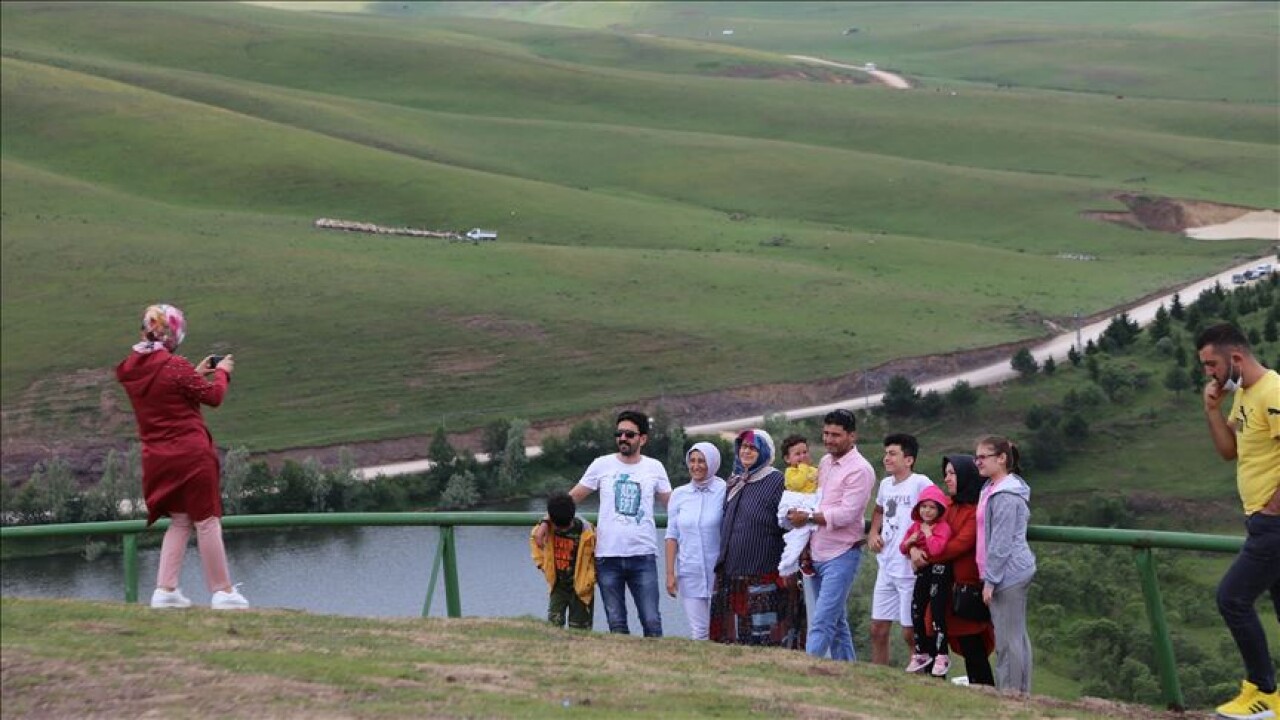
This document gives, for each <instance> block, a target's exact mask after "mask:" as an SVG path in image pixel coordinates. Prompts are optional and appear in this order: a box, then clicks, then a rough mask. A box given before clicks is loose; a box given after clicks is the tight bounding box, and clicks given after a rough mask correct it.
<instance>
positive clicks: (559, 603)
mask: <svg viewBox="0 0 1280 720" xmlns="http://www.w3.org/2000/svg"><path fill="white" fill-rule="evenodd" d="M576 513H577V506H576V505H575V504H574V502H573V498H571V497H569V494H568V493H563V492H559V493H553V494H552V495H550V496H549V497H548V498H547V517H548V518H549V519H548V520H543V521H542V522H549V523H550V524H551V531H552V532H551V537H550V539H551V542H548V543H543V545H542V547H538V544H537V543H536V542H534V539H533V534H532V533H530V535H529V552H530V553H531V554H532V556H533V564H534V565H536V566H537V567H538V569H539V570H541V571H542V574H543V575H545V576H546V578H547V585H548V586H549V587H550V588H551V599H550V601H549V603H548V605H547V620H548V621H549V622H550V623H551V624H552V625H555V626H556V627H564V624H565V615H566V614H567V615H568V618H569V627H571V628H573V629H576V630H590V629H591V621H592V617H593V614H594V609H595V599H596V557H595V553H596V531H595V528H593V527H591V523H589V522H587V521H586V520H583V519H582V518H580V517H577V515H576ZM534 530H537V526H534Z"/></svg>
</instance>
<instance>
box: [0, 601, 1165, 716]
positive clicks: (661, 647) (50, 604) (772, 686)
mask: <svg viewBox="0 0 1280 720" xmlns="http://www.w3.org/2000/svg"><path fill="white" fill-rule="evenodd" d="M0 607H2V608H3V612H0V624H2V627H3V650H4V658H5V673H6V677H5V683H4V689H3V703H4V706H5V716H6V717H12V718H25V717H47V716H50V715H53V716H75V715H84V714H106V715H112V716H138V715H144V714H153V713H160V714H175V713H176V714H179V715H182V716H183V717H192V718H201V717H228V716H230V717H245V716H254V717H303V716H306V717H386V718H396V717H424V716H426V717H549V716H556V717H560V716H572V717H597V716H598V717H646V718H647V717H658V716H661V717H672V718H680V717H709V716H715V717H756V716H758V715H759V714H760V713H768V714H769V715H772V716H777V717H806V718H810V717H833V718H834V717H859V718H863V717H933V716H936V715H938V714H939V713H942V712H944V711H945V713H946V714H947V716H948V717H956V718H1054V717H1070V718H1082V719H1083V718H1108V717H1110V718H1124V717H1152V712H1151V711H1150V710H1149V709H1147V708H1136V707H1131V706H1124V705H1119V704H1113V703H1105V702H1094V703H1088V704H1086V703H1068V702H1063V701H1058V700H1053V699H1050V698H1038V697H1037V698H1033V699H1031V700H1028V701H1020V700H1012V699H1005V698H1001V697H999V696H997V695H995V694H993V693H988V692H984V691H981V690H978V689H976V688H974V689H971V688H959V687H955V686H952V685H950V684H949V683H943V682H938V681H935V680H933V679H932V678H923V677H904V676H903V674H902V672H901V671H900V670H897V669H891V668H880V667H875V666H872V665H870V664H867V663H854V664H848V663H833V662H831V661H815V660H812V659H810V658H808V657H807V656H805V655H803V654H801V653H794V652H787V651H783V650H766V649H751V648H739V647H724V646H718V645H711V644H709V643H695V642H693V641H690V640H684V639H677V638H664V639H661V640H646V639H641V638H633V637H618V636H609V635H601V634H587V635H579V634H574V633H572V632H570V631H565V630H555V629H553V628H550V627H548V626H547V625H546V624H545V623H542V622H538V621H534V620H531V619H527V620H481V619H462V620H443V619H428V620H373V619H359V618H344V617H325V616H315V615H308V614H302V613H294V612H280V611H250V612H245V613H237V614H235V615H234V616H229V615H227V614H225V613H224V614H218V613H213V612H210V611H207V610H190V611H184V612H169V613H158V612H155V611H152V610H149V609H147V608H142V607H137V606H125V605H121V604H116V603H89V602H71V601H33V600H15V599H10V598H5V599H4V600H3V601H2V604H0Z"/></svg>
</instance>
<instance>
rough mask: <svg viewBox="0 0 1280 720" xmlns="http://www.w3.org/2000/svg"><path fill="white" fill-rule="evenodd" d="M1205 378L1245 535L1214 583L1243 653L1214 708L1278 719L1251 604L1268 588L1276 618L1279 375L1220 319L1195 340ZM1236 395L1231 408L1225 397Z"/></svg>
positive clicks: (1259, 719) (1279, 600) (1279, 589)
mask: <svg viewBox="0 0 1280 720" xmlns="http://www.w3.org/2000/svg"><path fill="white" fill-rule="evenodd" d="M1196 350H1197V351H1198V353H1199V356H1200V364H1201V365H1202V366H1203V367H1204V373H1205V375H1207V376H1208V377H1209V382H1208V383H1206V384H1205V386H1204V411H1205V417H1206V418H1207V419H1208V421H1209V436H1210V437H1211V438H1212V439H1213V446H1214V448H1215V449H1216V450H1217V451H1218V454H1219V455H1221V456H1222V458H1223V459H1224V460H1235V461H1236V486H1237V488H1238V489H1239V491H1240V499H1241V501H1242V502H1243V503H1244V513H1245V532H1246V536H1245V541H1244V547H1243V548H1242V549H1241V550H1240V554H1239V555H1238V556H1237V557H1236V560H1235V562H1234V563H1232V565H1231V569H1229V570H1227V574H1226V575H1224V576H1223V577H1222V582H1221V583H1219V585H1218V611H1219V612H1220V613H1222V619H1223V620H1225V621H1226V623H1227V628H1228V629H1229V630H1230V631H1231V636H1232V637H1233V638H1234V639H1235V641H1236V647H1238V648H1239V649H1240V655H1241V657H1243V659H1244V666H1245V680H1244V681H1243V682H1242V683H1241V690H1240V695H1238V696H1237V697H1236V698H1235V699H1234V700H1232V701H1230V702H1228V703H1226V704H1223V705H1219V706H1218V716H1219V717H1223V718H1239V719H1243V720H1264V719H1266V718H1277V717H1280V693H1278V692H1277V691H1276V672H1275V666H1274V665H1272V663H1271V653H1270V652H1269V651H1268V650H1267V636H1266V633H1265V632H1264V631H1263V629H1262V623H1261V622H1259V620H1258V613H1257V612H1256V611H1255V610H1254V609H1253V608H1254V603H1255V602H1256V601H1257V599H1258V597H1259V596H1261V595H1262V594H1263V593H1264V592H1267V591H1270V592H1271V602H1272V603H1273V604H1274V605H1275V609H1276V617H1277V619H1280V374H1277V373H1276V371H1275V370H1269V369H1267V368H1266V367H1265V366H1264V365H1262V363H1260V362H1258V360H1257V358H1255V357H1254V356H1253V352H1252V351H1251V350H1250V349H1249V341H1248V340H1247V339H1245V337H1244V335H1243V334H1241V332H1240V330H1238V329H1237V328H1236V327H1235V326H1233V325H1230V324H1227V323H1223V324H1220V325H1214V326H1213V327H1210V328H1208V329H1206V330H1205V331H1204V332H1202V333H1200V335H1199V336H1198V337H1197V338H1196ZM1227 393H1234V394H1235V397H1234V399H1233V400H1232V403H1231V412H1230V413H1228V414H1227V416H1226V417H1223V415H1222V401H1223V399H1225V398H1226V396H1227Z"/></svg>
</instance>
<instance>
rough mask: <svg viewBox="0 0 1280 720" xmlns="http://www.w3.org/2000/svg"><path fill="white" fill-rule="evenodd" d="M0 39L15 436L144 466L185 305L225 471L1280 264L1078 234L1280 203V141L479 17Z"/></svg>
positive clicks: (910, 348) (45, 8) (85, 6)
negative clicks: (1141, 198) (323, 222)
mask: <svg viewBox="0 0 1280 720" xmlns="http://www.w3.org/2000/svg"><path fill="white" fill-rule="evenodd" d="M0 21H2V22H0V40H2V47H0V53H2V57H3V59H2V60H0V73H2V75H3V77H2V82H0V93H2V97H0V101H2V102H3V119H4V123H3V133H2V135H0V150H2V154H3V166H2V167H3V213H2V216H0V223H2V226H0V229H2V230H3V239H2V241H0V242H2V243H3V259H4V262H3V264H2V269H0V278H2V279H3V290H2V292H3V297H2V300H3V306H4V313H3V317H2V318H0V329H2V330H3V333H4V343H3V348H2V349H0V353H2V354H3V370H2V373H3V378H2V379H3V383H2V395H0V400H2V402H3V404H4V410H5V418H6V422H5V426H4V432H5V434H6V437H10V438H12V437H15V436H22V437H28V438H29V437H42V436H46V435H47V436H57V435H76V434H82V435H95V436H96V435H106V436H108V437H122V436H127V435H128V434H129V433H130V431H131V428H130V423H129V422H128V416H127V414H126V413H125V412H124V411H123V410H122V407H123V397H122V396H121V395H120V393H119V391H118V390H117V389H116V388H115V386H114V383H113V382H112V380H111V377H110V373H109V371H108V369H109V368H110V367H111V365H112V364H113V363H114V362H116V361H118V359H119V358H120V357H121V356H122V354H123V353H124V352H125V348H127V346H128V344H129V343H130V342H131V341H132V336H133V334H134V332H135V330H134V323H135V316H136V315H137V314H138V312H140V310H141V308H142V307H143V306H144V305H145V304H147V303H148V302H153V301H157V300H160V299H165V300H168V301H171V302H175V303H177V304H179V305H180V306H182V307H184V308H185V309H187V311H188V314H189V317H190V321H191V324H192V332H191V334H190V336H189V346H188V347H187V348H185V350H186V351H187V352H188V353H189V354H191V355H192V356H196V357H199V356H202V355H203V354H204V353H206V352H211V351H213V350H218V351H224V352H225V351H232V352H235V353H236V355H237V358H238V360H239V361H240V366H239V368H238V373H237V377H236V383H235V391H234V393H233V398H232V401H231V402H229V403H228V404H227V406H226V407H224V408H222V409H221V410H219V411H218V412H217V413H215V414H214V415H213V418H214V420H213V423H214V430H215V432H216V433H217V435H218V438H219V441H220V442H224V443H227V444H231V445H246V446H249V447H251V448H255V449H269V448H281V447H294V446H300V445H311V444H323V443H337V442H349V441H354V440H360V439H370V438H381V437H388V436H400V435H413V434H417V433H423V432H427V431H429V430H430V429H431V428H433V427H434V426H436V425H440V424H445V425H448V426H450V427H451V428H456V427H468V426H474V425H477V424H479V423H481V422H483V421H484V420H486V419H488V418H490V417H499V416H500V417H511V416H525V417H531V418H542V417H555V416H563V415H571V414H575V413H578V412H583V411H594V410H596V409H598V408H600V407H602V406H607V405H610V404H613V403H618V402H625V401H628V400H634V399H637V398H647V397H657V396H661V395H670V394H678V393H688V392H694V391H702V390H708V389H715V388H723V387H733V386H741V385H747V384H752V383H758V382H770V381H779V380H792V381H794V380H805V379H813V378H821V377H831V376H835V375H839V374H842V373H846V372H850V371H853V370H856V369H859V368H865V367H868V366H870V365H875V364H878V363H880V362H883V361H886V360H888V359H891V358H895V357H902V356H907V355H919V354H927V353H931V352H939V351H948V350H953V349H956V348H972V347H981V346H985V345H991V344H995V343H1000V342H1006V341H1010V340H1015V339H1020V338H1025V337H1029V336H1034V335H1038V334H1041V333H1043V332H1045V328H1046V326H1045V325H1044V324H1043V322H1042V321H1043V320H1045V319H1052V318H1059V319H1060V318H1064V317H1069V316H1070V315H1071V314H1073V313H1074V312H1076V311H1077V310H1082V311H1084V312H1086V313H1089V312H1095V311H1097V310H1100V309H1102V308H1106V307H1110V306H1113V305H1115V304H1117V303H1120V302H1124V301H1126V300H1128V299H1131V298H1133V297H1136V296H1139V295H1143V294H1146V293H1148V292H1151V291H1154V290H1156V289H1158V288H1161V287H1166V286H1169V285H1171V284H1174V283H1177V282H1179V281H1181V280H1185V279H1189V278H1191V277H1195V276H1198V275H1200V274H1203V273H1205V272H1207V271H1209V270H1212V269H1215V268H1217V267H1221V266H1223V265H1225V264H1226V263H1228V262H1230V261H1231V260H1232V259H1233V258H1235V257H1237V256H1240V255H1254V254H1257V253H1260V252H1262V251H1263V250H1264V249H1265V247H1266V244H1265V243H1263V242H1257V241H1233V242H1222V243H1198V242H1193V241H1189V240H1186V239H1183V238H1179V237H1177V236H1174V235H1166V234H1158V233H1142V232H1135V231H1131V230H1125V229H1121V228H1118V227H1115V226H1110V225H1102V224H1098V223H1096V222H1094V221H1091V220H1087V219H1085V218H1083V217H1082V215H1081V213H1083V212H1084V211H1087V210H1091V209H1119V207H1120V206H1119V204H1118V203H1117V202H1115V201H1114V200H1112V199H1111V198H1110V195H1111V193H1113V192H1115V191H1118V190H1128V191H1137V192H1151V193H1157V194H1165V195H1174V196H1184V197H1197V198H1203V199H1213V200H1218V201H1224V202H1232V203H1240V204H1253V205H1266V204H1269V203H1272V202H1273V199H1274V189H1275V187H1276V183H1277V181H1276V178H1275V175H1276V164H1275V162H1274V161H1275V147H1276V142H1275V127H1276V116H1275V113H1274V107H1269V106H1262V105H1242V104H1234V103H1226V104H1224V103H1202V102H1191V101H1185V100H1135V101H1125V102H1119V101H1116V100H1114V99H1112V98H1109V97H1103V96H1098V95H1087V94H1073V93H1063V92H1040V91H1032V90H1019V91H1016V92H1005V91H997V90H994V89H992V90H976V89H975V90H973V91H968V90H965V91H963V92H961V93H960V94H959V95H956V96H952V95H950V94H948V93H940V92H932V91H929V90H923V91H912V92H896V91H890V90H886V89H884V88H878V87H871V86H865V85H842V84H835V83H821V82H784V81H777V80H764V79H744V78H736V77H726V76H723V75H721V74H719V73H720V71H721V70H723V68H725V67H728V66H743V65H760V66H763V67H788V66H790V65H789V61H787V60H786V59H785V58H784V57H783V56H781V55H777V54H770V53H766V52H763V51H757V50H743V49H739V48H725V49H719V48H716V47H712V46H707V45H705V44H698V43H693V42H688V41H678V42H677V41H670V40H664V39H650V38H627V39H625V40H623V39H619V36H618V35H615V34H611V33H600V32H594V31H585V30H565V29H558V28H544V27H540V26H536V25H528V24H520V23H512V22H508V21H501V22H489V21H484V20H476V19H466V18H463V19H458V18H447V19H443V20H441V19H433V18H430V17H424V18H388V17H380V16H377V15H351V16H330V15H316V14H309V13H290V12H281V11H276V10H270V9H263V8H256V7H248V6H242V5H235V6H232V5H204V4H162V3H148V4H107V3H54V4H39V3H36V4H29V3H5V4H3V5H2V6H0ZM620 48H621V49H620ZM1241 52H1242V54H1244V53H1247V52H1248V46H1247V44H1246V45H1245V46H1244V47H1242V50H1241ZM319 217H337V218H343V219H350V220H360V221H367V222H375V223H379V224H383V225H401V224H405V225H411V226H414V227H421V228H431V229H452V230H463V229H466V228H470V227H476V226H480V227H491V228H495V229H497V230H498V231H499V234H500V239H499V242H498V243H496V244H485V245H483V246H471V245H464V244H450V243H447V242H444V241H438V240H423V239H415V238H404V237H387V236H369V235H354V234H343V233H333V232H326V231H319V230H315V229H313V228H312V227H311V223H312V221H314V220H315V219H316V218H319ZM1064 252H1071V253H1088V254H1091V255H1094V256H1097V257H1098V258H1099V260H1098V261H1097V262H1076V261H1070V260H1063V259H1059V257H1058V255H1059V254H1060V253H1064ZM867 309H873V310H872V311H867ZM904 326H905V327H907V328H909V331H903V328H904ZM624 369H625V372H620V371H621V370H624ZM125 409H126V410H127V408H125Z"/></svg>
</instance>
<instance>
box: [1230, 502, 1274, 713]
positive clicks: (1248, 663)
mask: <svg viewBox="0 0 1280 720" xmlns="http://www.w3.org/2000/svg"><path fill="white" fill-rule="evenodd" d="M1244 526H1245V531H1246V535H1245V540H1244V547H1243V548H1241V549H1240V554H1239V555H1237V556H1236V561H1235V562H1234V563H1232V564H1231V569H1229V570H1227V574H1226V575H1223V576H1222V582H1221V583H1219V584H1218V612H1220V613H1222V619H1223V620H1225V621H1226V623H1227V629H1228V630H1230V631H1231V637H1232V638H1234V639H1235V641H1236V647H1237V648H1239V650H1240V656H1241V658H1243V659H1244V670H1245V677H1246V678H1247V679H1248V680H1249V682H1251V683H1253V684H1254V685H1257V686H1258V688H1259V689H1261V690H1262V691H1263V692H1274V691H1275V689H1276V671H1275V666H1274V665H1272V664H1271V653H1270V652H1269V651H1268V650H1267V635H1266V632H1265V631H1264V630H1263V629H1262V623H1261V622H1259V620H1258V613H1257V611H1256V610H1254V609H1253V605H1254V603H1255V602H1257V600H1258V598H1259V597H1260V596H1261V595H1262V594H1263V593H1265V592H1268V591H1270V592H1271V604H1272V605H1274V606H1275V610H1276V619H1280V516H1275V515H1263V514H1262V513H1260V512H1255V513H1254V514H1252V515H1250V516H1249V519H1248V520H1246V521H1245V525H1244Z"/></svg>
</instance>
